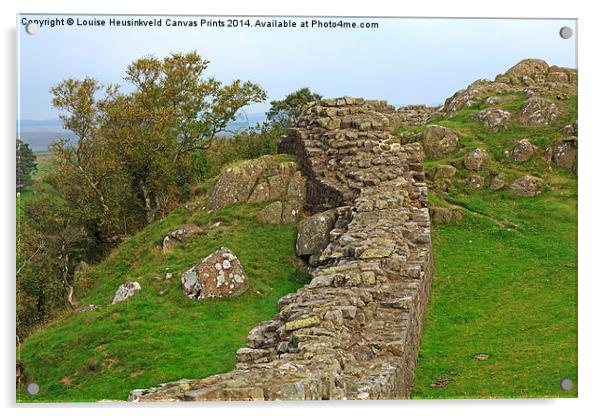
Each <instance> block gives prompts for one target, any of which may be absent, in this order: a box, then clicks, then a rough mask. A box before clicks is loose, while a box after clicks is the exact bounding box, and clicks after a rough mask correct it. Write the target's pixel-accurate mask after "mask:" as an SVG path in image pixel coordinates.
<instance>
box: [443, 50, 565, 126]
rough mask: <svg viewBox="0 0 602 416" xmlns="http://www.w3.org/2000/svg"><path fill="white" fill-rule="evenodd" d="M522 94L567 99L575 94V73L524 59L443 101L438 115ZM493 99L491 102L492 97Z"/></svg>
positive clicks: (491, 103) (540, 61) (538, 61)
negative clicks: (493, 78) (493, 77)
mask: <svg viewBox="0 0 602 416" xmlns="http://www.w3.org/2000/svg"><path fill="white" fill-rule="evenodd" d="M512 93H515V94H516V93H526V94H527V95H529V96H530V97H541V96H550V95H552V96H557V97H559V98H560V97H568V96H570V95H575V94H577V70H576V69H571V68H561V67H558V66H548V64H547V63H546V62H545V61H542V60H540V59H524V60H522V61H520V62H519V63H518V64H516V65H514V66H513V67H512V68H510V69H509V70H508V71H506V72H505V73H503V74H500V75H498V76H497V77H495V80H494V81H490V80H483V79H481V80H477V81H475V82H473V83H472V84H470V85H469V86H468V87H467V88H465V89H463V90H460V91H458V92H456V93H455V94H454V95H452V96H451V97H449V98H448V99H447V100H445V104H444V105H443V107H442V108H441V112H442V113H443V114H445V115H447V116H449V115H452V114H454V113H456V112H458V111H459V110H461V109H463V108H467V107H470V106H473V105H475V104H479V103H483V102H486V100H490V101H488V102H486V104H489V105H497V104H498V103H499V102H501V98H500V97H499V96H504V95H508V94H512ZM496 96H497V99H494V100H491V99H492V98H493V97H496Z"/></svg>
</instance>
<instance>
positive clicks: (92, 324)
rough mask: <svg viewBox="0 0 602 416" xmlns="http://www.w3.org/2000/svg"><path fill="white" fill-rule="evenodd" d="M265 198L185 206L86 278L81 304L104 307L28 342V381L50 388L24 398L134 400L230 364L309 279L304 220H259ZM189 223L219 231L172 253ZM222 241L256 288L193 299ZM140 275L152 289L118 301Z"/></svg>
mask: <svg viewBox="0 0 602 416" xmlns="http://www.w3.org/2000/svg"><path fill="white" fill-rule="evenodd" d="M202 200H203V198H202V197H201V202H202ZM264 205H267V204H258V205H236V206H232V207H228V208H225V209H223V210H220V211H218V212H215V213H211V214H209V213H204V212H202V211H198V212H195V213H190V212H188V211H187V210H186V209H184V208H179V209H176V210H175V211H174V212H172V213H171V214H170V215H168V216H167V217H166V218H165V219H164V220H162V221H156V222H154V223H153V224H151V225H150V226H148V227H146V228H145V229H144V230H143V231H142V232H140V233H138V234H136V235H135V236H133V237H131V238H130V239H128V240H127V241H126V242H124V243H122V244H121V245H120V246H119V247H118V248H116V249H115V250H113V252H112V253H111V254H110V255H109V256H108V257H107V259H105V260H104V261H102V262H101V263H99V264H98V265H97V266H94V267H92V268H91V269H90V270H89V272H88V273H87V274H86V276H85V279H82V280H81V281H80V285H82V286H85V287H82V288H80V289H81V290H82V291H85V292H87V295H85V296H83V297H82V298H81V299H79V300H78V301H79V302H78V303H79V304H80V305H89V304H94V305H99V306H100V309H99V310H97V311H91V312H85V313H71V312H67V313H65V314H64V316H62V317H61V318H60V319H55V320H54V321H53V322H51V323H50V324H48V325H47V326H45V327H43V328H40V329H39V330H38V331H36V332H35V333H33V334H32V335H30V336H29V337H28V338H27V339H26V340H25V342H24V343H23V344H22V346H21V347H20V348H19V349H18V351H17V358H18V359H19V360H20V361H21V362H22V363H23V364H24V366H25V368H26V371H27V378H28V379H29V380H32V381H35V382H36V383H37V384H38V385H39V386H40V393H39V394H38V395H36V396H35V397H34V396H29V395H27V394H26V393H25V392H24V391H23V390H21V389H20V390H19V398H18V399H19V400H24V401H31V400H36V401H51V402H52V401H97V400H103V399H112V400H125V399H126V398H127V395H128V392H129V391H130V390H132V389H134V388H140V387H145V386H147V387H150V386H153V385H157V384H159V383H162V382H165V381H166V380H176V379H181V378H202V377H206V376H209V375H211V374H215V373H220V372H224V371H227V370H229V369H230V368H231V367H232V366H233V365H234V364H235V362H236V354H235V352H236V349H238V348H239V347H240V346H241V345H243V344H244V343H245V342H246V336H247V334H248V331H249V330H250V329H251V328H252V327H253V326H255V325H256V324H257V322H259V321H261V320H265V319H269V318H271V317H272V315H273V314H274V313H276V311H277V308H276V305H277V300H278V299H279V298H280V297H282V296H284V295H285V294H287V293H290V292H294V291H295V290H296V289H298V288H299V287H300V286H302V285H303V284H305V283H307V280H308V279H307V276H306V275H305V274H303V273H300V272H298V271H297V269H296V267H295V262H294V259H295V249H294V245H295V238H296V226H295V225H294V224H284V225H266V224H260V223H258V222H257V221H256V218H255V215H256V214H257V212H259V211H260V210H261V209H262V208H263V207H264ZM184 223H194V224H197V225H200V226H203V227H207V228H209V231H208V232H207V233H206V234H203V235H202V236H199V237H198V238H195V239H193V240H191V241H189V242H186V243H183V244H180V245H177V246H175V247H174V248H173V249H170V250H169V251H168V252H166V253H164V252H163V251H162V250H161V248H158V247H157V245H158V244H159V243H160V242H161V240H162V238H163V237H164V236H165V235H166V234H167V233H168V232H170V231H172V230H173V229H175V228H177V227H178V226H179V225H180V224H184ZM216 223H219V226H217V227H212V225H214V224H216ZM222 246H227V247H228V248H230V249H231V250H233V251H234V252H235V253H236V255H237V256H238V258H239V259H240V261H241V263H242V264H243V265H244V268H245V271H246V273H247V275H248V279H249V284H250V289H249V290H248V291H247V292H246V293H244V294H243V295H241V296H238V297H234V298H224V299H216V300H211V299H206V300H203V301H202V302H199V301H197V300H192V299H188V298H186V297H185V296H183V293H182V290H181V282H180V275H181V273H182V272H184V271H185V270H187V269H189V268H190V267H191V266H192V265H194V264H196V263H198V262H199V261H201V260H202V259H203V258H204V257H206V256H207V255H209V254H211V253H212V252H213V251H215V250H216V249H218V248H220V247H222ZM168 273H170V274H171V277H169V278H168V277H166V276H168V275H167V274H168ZM131 280H136V281H138V282H139V283H140V284H141V286H142V290H141V291H140V292H139V293H137V294H136V296H133V297H132V298H131V299H128V300H127V301H126V302H123V303H120V304H117V305H111V300H112V298H113V296H114V295H115V290H116V288H117V287H118V286H119V285H120V284H122V283H123V282H125V281H131Z"/></svg>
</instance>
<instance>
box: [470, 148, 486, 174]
mask: <svg viewBox="0 0 602 416" xmlns="http://www.w3.org/2000/svg"><path fill="white" fill-rule="evenodd" d="M488 160H489V154H488V153H487V151H486V150H483V149H480V148H477V149H475V150H473V151H472V152H470V153H468V154H467V155H466V156H464V167H465V168H466V169H468V170H475V171H477V170H481V168H483V167H484V166H486V165H487V162H488Z"/></svg>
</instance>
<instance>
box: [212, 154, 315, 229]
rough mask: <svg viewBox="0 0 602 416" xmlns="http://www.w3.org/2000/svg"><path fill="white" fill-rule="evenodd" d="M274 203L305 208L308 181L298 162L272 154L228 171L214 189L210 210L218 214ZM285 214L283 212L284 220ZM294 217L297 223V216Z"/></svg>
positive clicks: (241, 163) (237, 165)
mask: <svg viewBox="0 0 602 416" xmlns="http://www.w3.org/2000/svg"><path fill="white" fill-rule="evenodd" d="M271 200H272V201H275V200H279V201H281V202H282V204H283V205H286V203H287V202H288V205H291V206H292V205H295V206H301V207H302V206H303V203H304V200H305V178H304V177H303V175H301V172H299V171H297V165H296V163H295V162H293V161H288V162H278V160H277V159H276V158H275V157H274V156H271V155H268V156H262V157H260V158H259V159H254V160H248V161H244V162H240V163H238V164H236V165H234V166H231V167H229V168H227V169H226V170H225V171H224V172H223V173H222V174H221V175H220V176H219V178H218V180H217V183H216V184H215V186H214V187H213V190H212V191H211V194H210V195H209V199H208V201H207V206H206V209H207V210H209V211H215V210H218V209H221V208H225V207H227V206H230V205H233V204H236V203H243V202H247V203H250V204H258V203H260V202H264V201H271ZM297 214H298V212H297ZM283 215H284V214H283V213H281V217H282V216H283ZM294 217H295V220H296V214H295V216H294ZM286 218H287V219H288V218H289V216H286ZM284 222H292V221H284Z"/></svg>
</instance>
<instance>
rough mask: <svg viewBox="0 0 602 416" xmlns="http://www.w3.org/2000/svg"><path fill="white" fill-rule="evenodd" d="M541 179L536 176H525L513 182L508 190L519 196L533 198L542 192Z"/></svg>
mask: <svg viewBox="0 0 602 416" xmlns="http://www.w3.org/2000/svg"><path fill="white" fill-rule="evenodd" d="M542 188H543V179H541V178H538V177H536V176H531V175H525V176H521V177H520V178H518V179H517V180H515V181H514V182H513V183H512V184H511V185H510V186H509V187H508V190H509V191H510V192H512V193H514V194H516V195H520V196H535V195H539V194H540V193H541V192H542Z"/></svg>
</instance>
